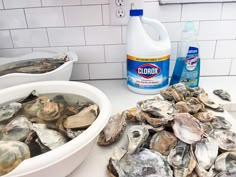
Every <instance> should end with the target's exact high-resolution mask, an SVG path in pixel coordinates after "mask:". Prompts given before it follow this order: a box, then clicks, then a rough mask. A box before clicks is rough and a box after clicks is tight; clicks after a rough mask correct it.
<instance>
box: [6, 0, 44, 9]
mask: <svg viewBox="0 0 236 177" xmlns="http://www.w3.org/2000/svg"><path fill="white" fill-rule="evenodd" d="M3 1H4V6H5V9H12V8H25V7H40V6H41V1H40V0H3Z"/></svg>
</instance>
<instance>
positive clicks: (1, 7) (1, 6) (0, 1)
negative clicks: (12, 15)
mask: <svg viewBox="0 0 236 177" xmlns="http://www.w3.org/2000/svg"><path fill="white" fill-rule="evenodd" d="M0 9H4V7H3V3H2V0H0Z"/></svg>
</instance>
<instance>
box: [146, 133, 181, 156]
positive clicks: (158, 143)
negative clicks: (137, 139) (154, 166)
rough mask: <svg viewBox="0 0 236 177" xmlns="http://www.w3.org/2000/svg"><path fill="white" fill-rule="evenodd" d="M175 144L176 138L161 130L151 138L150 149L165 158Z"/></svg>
mask: <svg viewBox="0 0 236 177" xmlns="http://www.w3.org/2000/svg"><path fill="white" fill-rule="evenodd" d="M176 144H177V138H176V137H175V136H174V135H173V134H172V133H170V132H167V131H165V130H163V131H161V132H157V133H156V134H155V135H153V136H152V139H151V142H150V149H152V150H155V151H157V152H159V153H161V154H162V155H165V156H167V155H169V153H170V150H171V149H173V148H174V147H175V146H176Z"/></svg>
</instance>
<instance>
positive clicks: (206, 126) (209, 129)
mask: <svg viewBox="0 0 236 177" xmlns="http://www.w3.org/2000/svg"><path fill="white" fill-rule="evenodd" d="M200 125H201V127H202V129H203V132H204V136H206V137H208V136H209V135H211V134H212V133H213V132H214V128H213V126H212V124H211V122H200Z"/></svg>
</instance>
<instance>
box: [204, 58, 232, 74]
mask: <svg viewBox="0 0 236 177" xmlns="http://www.w3.org/2000/svg"><path fill="white" fill-rule="evenodd" d="M230 65H231V60H230V59H224V60H219V59H209V60H208V59H206V60H201V71H200V73H201V76H214V75H215V76H223V75H224V76H225V75H229V71H230Z"/></svg>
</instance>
